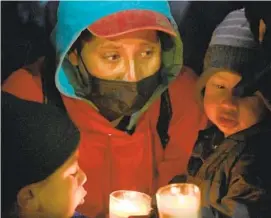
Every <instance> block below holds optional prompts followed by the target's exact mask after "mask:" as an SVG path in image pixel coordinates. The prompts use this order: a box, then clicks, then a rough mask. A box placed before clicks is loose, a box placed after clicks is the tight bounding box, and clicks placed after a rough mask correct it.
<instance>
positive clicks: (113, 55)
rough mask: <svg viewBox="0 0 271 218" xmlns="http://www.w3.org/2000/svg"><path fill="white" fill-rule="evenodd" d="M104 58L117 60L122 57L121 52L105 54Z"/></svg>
mask: <svg viewBox="0 0 271 218" xmlns="http://www.w3.org/2000/svg"><path fill="white" fill-rule="evenodd" d="M103 58H104V59H106V60H108V61H117V60H119V59H120V55H119V54H117V53H116V54H105V55H104V56H103Z"/></svg>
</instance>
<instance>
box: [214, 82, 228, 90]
mask: <svg viewBox="0 0 271 218" xmlns="http://www.w3.org/2000/svg"><path fill="white" fill-rule="evenodd" d="M213 86H214V87H215V88H217V89H225V86H224V85H221V84H216V83H214V84H213Z"/></svg>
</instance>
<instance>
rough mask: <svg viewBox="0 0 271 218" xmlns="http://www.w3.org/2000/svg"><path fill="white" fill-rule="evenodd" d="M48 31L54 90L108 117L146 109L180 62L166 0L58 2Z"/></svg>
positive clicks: (157, 95)
mask: <svg viewBox="0 0 271 218" xmlns="http://www.w3.org/2000/svg"><path fill="white" fill-rule="evenodd" d="M53 36H54V41H55V46H56V50H57V56H58V59H59V63H58V68H57V72H56V78H55V80H56V86H57V88H58V90H59V91H60V92H61V93H62V94H64V95H66V96H69V97H72V98H78V99H84V100H87V102H89V103H90V104H92V105H93V106H94V107H96V109H97V110H99V112H100V113H101V114H102V115H103V116H105V117H106V118H107V119H108V120H110V121H111V120H114V119H116V118H119V117H120V116H125V115H132V114H133V113H135V112H138V111H140V110H141V109H143V108H145V109H146V107H147V106H146V105H149V104H146V103H147V102H148V101H152V100H153V99H155V98H156V97H159V96H160V94H161V93H162V92H163V91H164V90H165V89H166V88H167V86H168V84H169V83H170V82H171V81H172V80H173V79H174V78H175V77H176V76H177V74H178V73H179V72H180V69H181V67H182V43H181V40H180V37H179V35H178V31H177V26H176V24H175V22H174V20H173V18H172V16H171V13H170V9H169V5H168V3H167V1H89V2H87V1H61V2H60V3H59V8H58V21H57V25H56V27H55V30H54V32H53ZM144 106H145V107H144Z"/></svg>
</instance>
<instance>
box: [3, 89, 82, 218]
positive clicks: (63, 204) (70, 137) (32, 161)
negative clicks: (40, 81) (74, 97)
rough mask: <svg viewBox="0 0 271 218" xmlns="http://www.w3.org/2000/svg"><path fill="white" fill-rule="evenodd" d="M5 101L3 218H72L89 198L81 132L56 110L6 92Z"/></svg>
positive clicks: (4, 94)
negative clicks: (80, 156)
mask: <svg viewBox="0 0 271 218" xmlns="http://www.w3.org/2000/svg"><path fill="white" fill-rule="evenodd" d="M1 101H2V141H1V144H2V146H1V147H2V213H1V214H2V216H1V217H8V218H11V217H16V218H68V217H72V215H73V214H74V211H75V208H76V207H77V206H78V205H80V204H82V203H83V202H84V197H85V195H86V191H85V189H84V188H83V185H84V183H85V182H86V175H85V173H84V172H83V171H82V170H81V169H80V167H79V166H78V162H77V158H78V150H77V147H78V144H79V140H80V134H79V131H78V129H77V128H76V127H75V126H74V124H73V123H72V121H71V120H70V119H69V117H68V116H67V115H65V114H63V112H62V111H59V109H58V108H56V107H53V106H49V105H42V104H39V103H36V102H28V101H24V100H21V99H18V98H17V97H15V96H12V95H10V94H8V93H5V92H2V95H1Z"/></svg>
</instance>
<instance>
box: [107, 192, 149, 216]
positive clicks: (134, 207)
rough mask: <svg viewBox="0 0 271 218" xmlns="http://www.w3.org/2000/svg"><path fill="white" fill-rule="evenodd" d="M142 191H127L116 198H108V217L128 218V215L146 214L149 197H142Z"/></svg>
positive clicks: (147, 212)
mask: <svg viewBox="0 0 271 218" xmlns="http://www.w3.org/2000/svg"><path fill="white" fill-rule="evenodd" d="M141 194H142V193H137V192H127V193H125V194H124V195H122V196H119V197H118V198H117V199H112V200H110V205H109V211H110V218H128V217H129V216H132V215H134V216H141V215H148V214H149V212H150V209H151V208H150V199H149V198H148V199H146V197H145V198H144V197H143V196H142V195H141Z"/></svg>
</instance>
